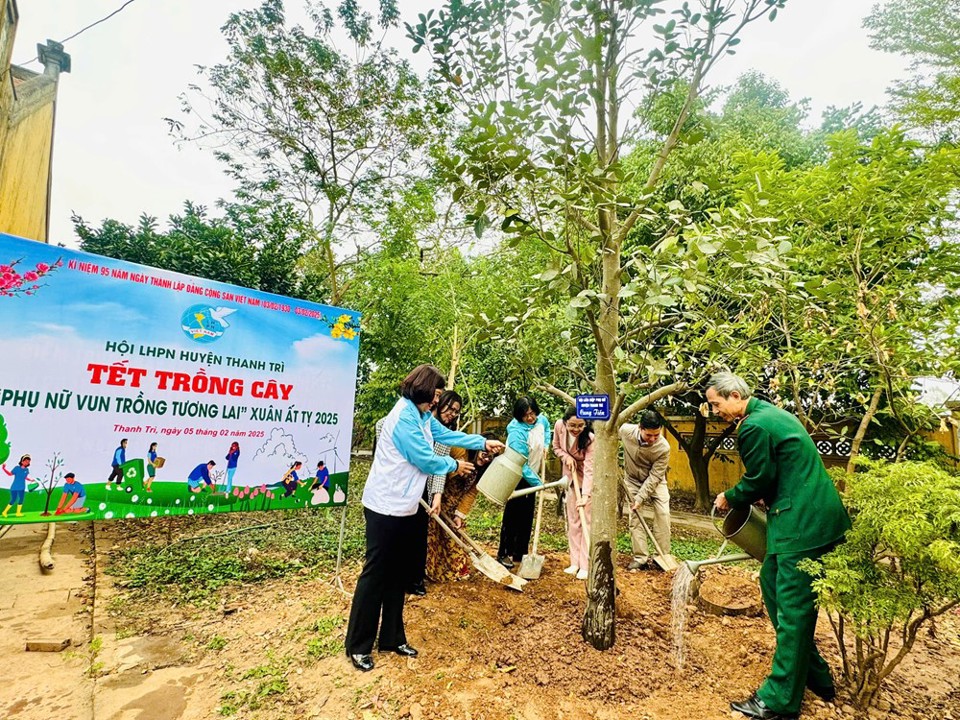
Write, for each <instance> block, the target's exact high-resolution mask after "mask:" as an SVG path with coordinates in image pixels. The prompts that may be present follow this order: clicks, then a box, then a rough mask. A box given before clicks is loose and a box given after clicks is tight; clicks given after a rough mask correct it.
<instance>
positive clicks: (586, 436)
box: [563, 407, 593, 452]
mask: <svg viewBox="0 0 960 720" xmlns="http://www.w3.org/2000/svg"><path fill="white" fill-rule="evenodd" d="M576 416H577V409H576V408H575V407H569V408H567V411H566V412H565V413H564V414H563V422H564V423H566V422H567V420H569V419H570V418H574V417H576ZM583 422H584V423H585V424H586V427H584V428H583V432H582V433H580V434H579V435H578V436H577V449H578V450H579V451H580V452H584V451H586V449H587V446H588V445H590V443H592V442H593V423H592V422H590V421H589V420H584V421H583Z"/></svg>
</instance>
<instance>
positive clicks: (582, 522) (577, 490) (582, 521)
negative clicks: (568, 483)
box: [573, 466, 590, 554]
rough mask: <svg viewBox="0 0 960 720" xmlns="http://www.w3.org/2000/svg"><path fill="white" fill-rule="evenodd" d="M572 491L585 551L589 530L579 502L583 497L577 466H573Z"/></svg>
mask: <svg viewBox="0 0 960 720" xmlns="http://www.w3.org/2000/svg"><path fill="white" fill-rule="evenodd" d="M573 492H574V494H575V495H576V497H577V511H578V512H579V513H580V527H581V528H583V541H584V542H585V543H586V544H587V553H588V554H589V548H590V531H589V530H588V529H587V513H586V511H585V509H584V508H583V506H581V505H580V502H581V501H582V500H583V497H582V496H581V495H580V483H579V482H578V481H577V468H576V466H574V468H573Z"/></svg>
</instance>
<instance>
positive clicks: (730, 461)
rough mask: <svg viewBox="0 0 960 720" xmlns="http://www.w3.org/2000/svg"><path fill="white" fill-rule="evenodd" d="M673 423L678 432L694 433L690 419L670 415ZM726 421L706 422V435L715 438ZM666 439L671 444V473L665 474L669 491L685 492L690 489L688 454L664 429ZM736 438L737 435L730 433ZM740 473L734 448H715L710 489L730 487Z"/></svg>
mask: <svg viewBox="0 0 960 720" xmlns="http://www.w3.org/2000/svg"><path fill="white" fill-rule="evenodd" d="M670 422H672V423H673V426H674V427H675V428H676V429H677V430H679V431H680V433H681V434H687V433H691V432H693V420H687V419H684V418H670ZM726 428H727V424H726V423H709V424H708V425H707V437H708V438H710V437H714V436H716V435H719V434H721V433H722V432H723V431H724V430H726ZM664 435H665V436H666V438H667V442H669V443H670V472H669V474H668V475H667V482H668V483H669V485H670V489H671V490H683V491H684V492H691V493H692V492H693V491H694V489H695V487H694V484H693V475H691V474H690V462H689V460H687V454H686V453H685V452H684V451H683V450H681V449H680V448H679V446H678V444H677V440H676V438H674V437H673V435H671V434H670V433H668V432H664ZM730 437H731V438H736V435H735V434H734V435H731V436H730ZM742 474H743V463H742V462H740V456H739V455H738V454H737V451H736V450H723V449H721V450H718V451H717V452H716V453H714V456H713V458H712V459H711V460H710V489H711V490H713V491H714V492H721V491H722V490H726V489H727V488H732V487H733V486H734V485H736V484H737V481H738V480H739V479H740V476H741V475H742Z"/></svg>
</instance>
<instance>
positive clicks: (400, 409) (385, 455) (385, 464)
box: [362, 397, 487, 516]
mask: <svg viewBox="0 0 960 720" xmlns="http://www.w3.org/2000/svg"><path fill="white" fill-rule="evenodd" d="M434 440H436V441H437V442H441V443H443V444H444V445H451V446H454V447H462V448H466V449H467V450H483V448H484V447H486V444H487V440H486V438H485V437H483V436H482V435H468V434H466V433H462V432H457V431H456V430H449V429H447V428H445V427H444V426H443V425H442V424H440V422H439V421H438V420H437V419H436V418H435V417H434V416H433V414H432V413H430V412H425V413H421V412H420V410H419V408H417V406H416V405H414V404H413V402H412V401H410V400H408V399H407V398H403V397H402V398H400V399H399V400H397V404H396V405H394V406H393V410H391V411H390V414H389V415H387V417H386V418H384V421H383V426H382V427H381V429H380V437H379V438H378V439H377V449H376V452H375V453H374V456H373V465H371V466H370V474H369V475H368V476H367V484H366V486H365V487H364V488H363V499H362V502H363V506H364V507H365V508H367V509H369V510H373V511H374V512H377V513H380V514H381V515H396V516H406V515H414V514H416V512H417V506H418V504H419V501H420V498H421V497H423V490H424V487H425V486H426V483H427V475H441V474H443V475H446V474H447V473H450V472H453V471H454V470H456V469H457V461H456V460H454V459H453V458H450V457H440V456H439V455H437V454H436V453H434V452H433V442H434Z"/></svg>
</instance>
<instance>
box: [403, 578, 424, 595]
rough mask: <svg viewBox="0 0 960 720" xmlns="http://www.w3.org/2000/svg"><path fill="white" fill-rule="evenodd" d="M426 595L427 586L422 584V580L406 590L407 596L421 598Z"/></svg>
mask: <svg viewBox="0 0 960 720" xmlns="http://www.w3.org/2000/svg"><path fill="white" fill-rule="evenodd" d="M426 594H427V586H426V585H424V584H423V580H421V581H420V582H418V583H414V584H413V585H411V586H410V587H408V588H407V595H419V596H420V597H423V596H424V595H426Z"/></svg>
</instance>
